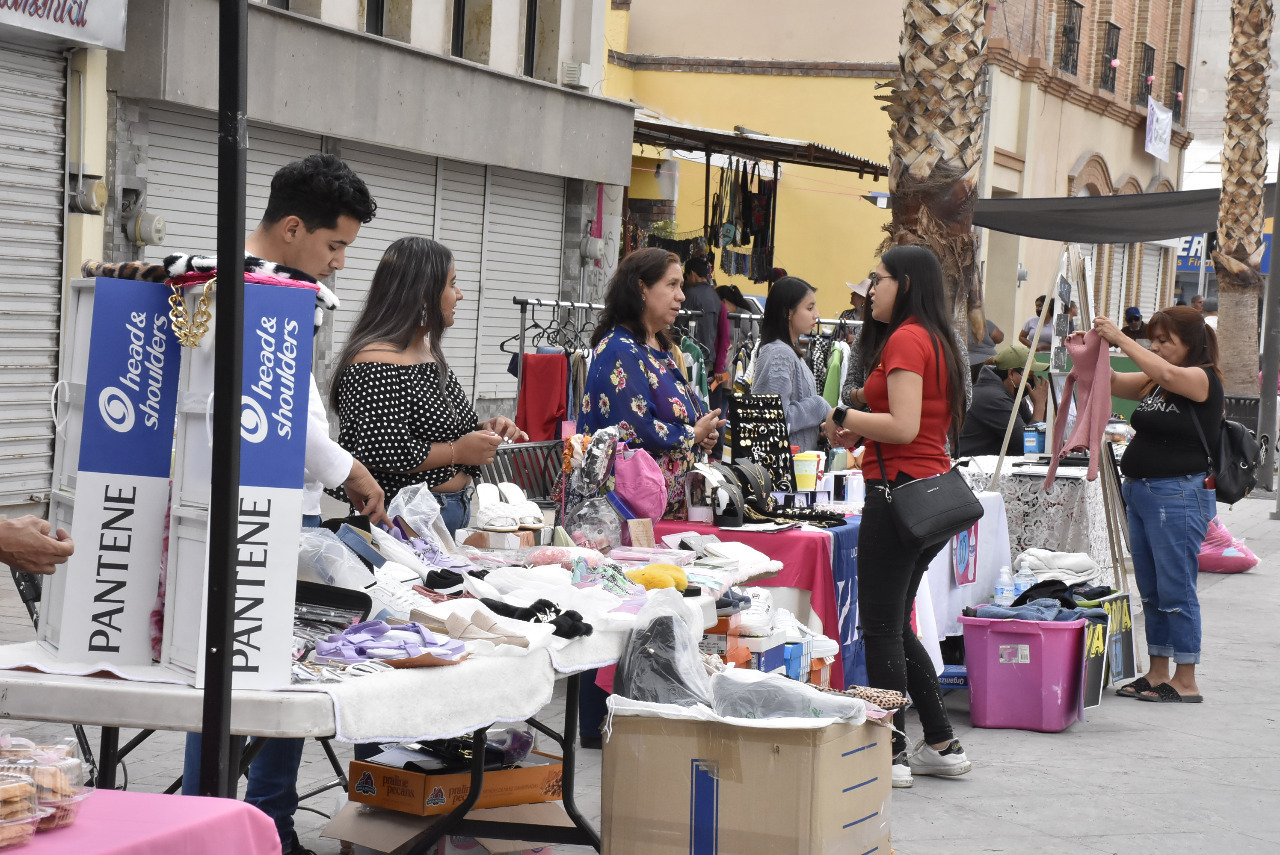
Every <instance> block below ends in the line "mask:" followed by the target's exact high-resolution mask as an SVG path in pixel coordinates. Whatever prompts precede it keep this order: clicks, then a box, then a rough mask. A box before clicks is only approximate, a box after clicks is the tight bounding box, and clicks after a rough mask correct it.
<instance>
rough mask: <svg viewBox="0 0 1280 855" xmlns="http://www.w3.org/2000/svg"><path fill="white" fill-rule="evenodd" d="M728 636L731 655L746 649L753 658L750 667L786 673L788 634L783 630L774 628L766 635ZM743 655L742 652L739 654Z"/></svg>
mask: <svg viewBox="0 0 1280 855" xmlns="http://www.w3.org/2000/svg"><path fill="white" fill-rule="evenodd" d="M727 638H728V650H727V651H726V652H727V653H728V655H729V656H733V655H735V651H738V650H745V651H746V652H747V653H748V654H750V656H751V659H750V662H749V664H748V665H747V667H748V668H754V669H755V670H757V671H763V672H764V673H766V674H772V673H775V672H777V673H785V671H786V669H787V634H786V632H785V631H783V630H780V629H778V630H774V631H773V632H771V633H769V634H768V635H766V636H753V635H730V636H728V637H727ZM737 655H739V656H740V655H741V654H737Z"/></svg>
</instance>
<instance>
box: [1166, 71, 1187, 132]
mask: <svg viewBox="0 0 1280 855" xmlns="http://www.w3.org/2000/svg"><path fill="white" fill-rule="evenodd" d="M1186 82H1187V70H1186V69H1185V68H1183V67H1182V66H1181V65H1178V64H1176V63H1175V64H1174V66H1173V91H1172V92H1170V93H1169V107H1170V108H1171V109H1172V110H1173V120H1174V121H1175V122H1177V123H1178V124H1179V125H1181V124H1182V117H1183V115H1184V113H1183V110H1182V105H1183V102H1184V101H1185V100H1186V96H1185V95H1183V94H1182V87H1183V86H1185V85H1186Z"/></svg>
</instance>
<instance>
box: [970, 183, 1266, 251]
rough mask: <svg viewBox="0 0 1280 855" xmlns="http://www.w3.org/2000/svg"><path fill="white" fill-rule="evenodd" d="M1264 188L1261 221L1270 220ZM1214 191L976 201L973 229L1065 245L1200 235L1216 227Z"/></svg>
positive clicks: (1215, 196) (1140, 241) (1215, 193)
mask: <svg viewBox="0 0 1280 855" xmlns="http://www.w3.org/2000/svg"><path fill="white" fill-rule="evenodd" d="M1274 194H1275V185H1274V184H1268V185H1267V187H1266V192H1265V195H1264V197H1263V198H1264V199H1265V200H1266V214H1265V216H1268V217H1270V216H1273V215H1274V211H1273V210H1272V208H1273V207H1274V206H1273V197H1274ZM1220 195H1221V191H1219V190H1180V191H1178V192H1174V193H1134V194H1130V195H1121V196H1072V197H1055V198H1048V199H979V200H978V202H977V204H975V205H974V208H973V224H974V225H975V226H981V227H982V228H987V229H991V230H993V231H997V232H1005V233H1007V234H1011V235H1022V236H1023V237H1033V238H1042V239H1044V240H1054V241H1062V242H1064V243H1145V242H1150V241H1157V240H1169V239H1172V238H1180V237H1187V236H1188V235H1198V234H1204V233H1205V232H1211V231H1214V230H1215V229H1216V228H1217V227H1218V197H1219V196H1220Z"/></svg>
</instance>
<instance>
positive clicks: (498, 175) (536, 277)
mask: <svg viewBox="0 0 1280 855" xmlns="http://www.w3.org/2000/svg"><path fill="white" fill-rule="evenodd" d="M488 198H489V204H488V208H487V213H486V216H485V234H484V294H483V296H482V298H481V306H480V313H481V316H482V317H483V318H484V323H485V334H484V335H483V336H481V337H480V338H479V340H478V341H477V343H476V372H477V376H476V385H475V396H476V397H477V398H514V397H515V396H516V379H515V378H514V377H512V376H511V374H510V373H508V371H507V365H508V361H509V359H508V358H507V357H506V354H504V353H502V352H501V351H499V350H498V345H499V343H501V342H502V341H503V339H505V338H507V337H508V336H511V335H514V334H516V333H518V332H519V331H520V309H519V307H517V306H516V305H515V304H514V303H512V302H511V298H512V297H516V296H523V297H542V298H544V299H548V300H555V299H557V298H558V297H559V295H560V270H561V266H562V265H561V260H562V251H563V244H564V238H563V235H564V179H562V178H558V177H554V176H550V175H534V174H531V173H527V172H516V171H514V170H510V169H503V168H500V167H496V166H494V167H490V168H489V191H488Z"/></svg>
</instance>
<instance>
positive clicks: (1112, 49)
mask: <svg viewBox="0 0 1280 855" xmlns="http://www.w3.org/2000/svg"><path fill="white" fill-rule="evenodd" d="M1119 65H1120V28H1119V27H1117V26H1116V25H1115V24H1107V37H1106V39H1105V40H1104V41H1103V44H1102V73H1101V74H1100V75H1099V76H1098V88H1099V89H1105V90H1107V91H1108V92H1113V93H1114V92H1115V91H1116V68H1118V67H1119Z"/></svg>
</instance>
